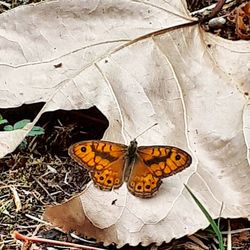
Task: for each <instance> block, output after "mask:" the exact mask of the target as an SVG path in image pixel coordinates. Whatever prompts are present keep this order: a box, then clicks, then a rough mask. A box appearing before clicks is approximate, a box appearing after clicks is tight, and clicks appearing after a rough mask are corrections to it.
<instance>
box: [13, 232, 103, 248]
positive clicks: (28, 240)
mask: <svg viewBox="0 0 250 250" xmlns="http://www.w3.org/2000/svg"><path fill="white" fill-rule="evenodd" d="M13 237H14V238H15V239H16V240H21V241H24V244H32V243H43V244H50V245H53V246H65V247H70V248H76V249H88V250H102V249H105V248H99V247H90V246H82V245H79V244H75V243H70V242H65V241H57V240H49V239H43V238H38V237H28V236H25V235H22V234H20V233H19V232H17V231H14V233H13Z"/></svg>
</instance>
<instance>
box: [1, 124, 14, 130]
mask: <svg viewBox="0 0 250 250" xmlns="http://www.w3.org/2000/svg"><path fill="white" fill-rule="evenodd" d="M3 130H4V131H12V130H14V127H13V126H12V125H6V126H4V128H3Z"/></svg>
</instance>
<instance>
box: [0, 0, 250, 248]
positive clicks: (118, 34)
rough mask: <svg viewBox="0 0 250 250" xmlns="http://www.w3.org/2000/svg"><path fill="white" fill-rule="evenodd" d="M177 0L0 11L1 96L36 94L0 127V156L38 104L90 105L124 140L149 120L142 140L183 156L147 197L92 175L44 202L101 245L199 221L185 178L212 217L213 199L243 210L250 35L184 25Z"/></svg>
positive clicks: (228, 212)
mask: <svg viewBox="0 0 250 250" xmlns="http://www.w3.org/2000/svg"><path fill="white" fill-rule="evenodd" d="M183 2H184V1H177V0H175V1H168V2H167V1H161V0H153V1H129V0H120V1H111V0H110V1H109V0H105V1H99V0H98V1H97V0H96V1H94V0H86V1H84V4H83V2H82V1H77V0H75V1H51V2H46V3H42V4H39V5H36V6H28V7H22V8H17V9H15V10H13V11H10V12H6V13H4V14H3V15H1V16H0V45H1V46H0V58H1V60H2V62H1V64H0V70H1V72H4V74H0V83H1V85H0V92H1V96H2V98H1V99H0V106H1V107H4V108H9V107H16V106H19V105H21V104H23V103H34V102H40V101H44V102H45V105H44V107H43V109H42V110H41V111H40V112H39V113H38V114H37V116H36V118H35V119H34V121H33V122H32V123H30V124H28V126H27V127H26V128H25V129H23V130H19V131H14V132H12V133H10V132H1V133H0V140H1V144H0V153H1V156H3V155H4V154H7V153H8V152H11V151H12V150H13V149H14V148H15V147H17V145H18V144H19V143H20V142H21V141H22V139H23V138H24V136H25V135H26V134H27V133H28V131H29V130H30V129H31V128H32V126H33V125H34V124H35V122H36V121H37V120H38V119H39V117H40V116H41V114H42V113H44V112H46V111H52V110H57V109H66V110H71V109H83V108H89V107H91V106H93V105H95V106H96V107H97V108H98V109H99V110H101V112H102V113H103V114H105V116H106V117H107V119H108V120H109V128H108V130H107V131H106V133H105V136H104V139H106V140H111V141H116V142H120V143H127V142H128V141H129V140H130V139H131V138H129V137H128V135H127V133H126V132H125V131H128V132H129V133H130V136H131V137H132V138H133V137H135V136H137V135H138V134H139V133H140V132H141V131H143V130H144V129H145V128H147V127H148V126H149V125H151V124H154V123H155V122H157V123H158V126H155V127H154V128H153V129H151V130H150V131H148V132H147V133H146V134H144V135H143V136H141V137H139V138H138V141H139V144H140V145H152V144H166V145H175V146H177V147H180V148H183V149H184V150H186V151H188V152H189V153H190V154H192V157H193V164H192V166H191V167H189V168H188V169H186V170H185V171H183V172H182V173H180V174H178V175H176V176H172V177H169V178H166V179H164V181H163V184H162V186H161V188H160V190H159V192H158V194H157V195H156V196H155V197H153V198H151V199H147V200H142V199H138V198H136V197H134V196H133V195H131V194H130V193H128V191H127V188H126V185H123V186H122V187H121V188H120V189H118V190H115V191H112V192H103V191H101V190H97V189H96V188H95V187H94V186H93V184H92V183H90V184H89V185H88V186H87V188H86V190H85V191H84V192H83V193H82V195H80V196H77V197H75V198H73V199H71V200H70V201H68V202H67V203H66V204H63V205H60V206H56V207H53V208H50V209H47V211H46V213H45V217H46V218H47V219H49V220H50V221H51V222H52V223H54V225H58V226H60V227H63V228H64V229H65V230H76V231H78V232H80V233H82V234H84V235H85V236H88V237H94V238H96V239H97V240H99V241H103V242H104V243H105V244H110V243H111V242H115V243H117V244H118V246H123V245H124V244H126V243H128V244H130V245H137V244H139V243H142V245H148V244H150V243H152V242H155V243H156V244H157V245H159V244H161V243H162V242H163V241H167V242H168V241H170V240H171V239H173V238H178V237H181V236H183V235H186V234H192V233H193V232H195V231H197V230H198V229H200V228H204V227H206V226H207V225H208V222H207V220H206V219H205V217H204V216H203V214H202V213H201V211H200V210H199V209H198V208H197V207H196V205H195V204H194V202H193V200H192V199H191V198H190V196H189V194H188V193H187V192H186V191H185V190H184V187H183V183H186V184H187V185H188V186H189V187H190V188H191V189H192V190H193V191H194V192H195V194H196V195H197V196H198V198H199V199H200V201H201V202H202V203H203V204H204V205H205V207H206V208H207V209H208V211H209V213H210V214H211V216H212V217H213V218H216V217H218V216H219V212H220V207H221V203H222V202H223V203H224V210H223V211H222V217H232V218H234V217H247V216H249V214H250V197H249V191H250V190H249V189H250V187H249V176H250V168H249V160H250V159H249V153H248V151H249V148H250V129H249V128H250V105H249V93H250V82H249V68H250V64H249V62H250V60H249V59H250V45H249V43H247V42H246V41H238V42H237V43H234V42H232V41H226V40H224V39H222V38H219V37H217V36H214V35H212V34H209V33H205V32H204V31H202V30H201V29H200V28H199V26H198V25H193V24H192V26H191V25H190V23H191V22H192V19H191V18H190V17H189V16H188V14H187V11H186V6H185V4H184V3H183ZM27 17H28V18H27ZM180 24H187V25H186V26H185V27H184V26H183V27H182V28H180V27H179V28H176V29H172V30H171V31H167V30H162V29H165V28H168V27H175V26H176V25H180ZM188 25H189V26H188ZM160 30H162V31H161V32H158V31H160ZM152 32H154V33H153V34H151V33H152ZM225 58H226V60H225ZM58 64H61V65H62V66H61V67H58V68H55V66H54V65H58ZM17 135H18V136H17Z"/></svg>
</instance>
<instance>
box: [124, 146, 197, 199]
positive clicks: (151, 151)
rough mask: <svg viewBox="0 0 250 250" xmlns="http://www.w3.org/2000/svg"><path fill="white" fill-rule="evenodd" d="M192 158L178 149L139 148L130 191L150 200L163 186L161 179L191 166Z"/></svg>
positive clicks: (132, 172)
mask: <svg viewBox="0 0 250 250" xmlns="http://www.w3.org/2000/svg"><path fill="white" fill-rule="evenodd" d="M191 162H192V158H191V156H190V155H189V154H188V153H187V152H185V151H184V150H181V149H179V148H176V147H171V146H145V147H138V150H137V153H136V159H135V162H134V165H133V167H132V170H131V172H130V176H129V179H128V183H127V185H128V189H129V191H130V192H131V193H132V194H133V195H135V196H137V197H141V198H150V197H152V196H153V195H154V194H155V193H156V191H157V190H158V189H159V187H160V185H161V179H162V178H165V177H167V176H170V175H173V174H176V173H178V172H180V171H182V170H183V169H185V168H187V167H188V166H190V164H191Z"/></svg>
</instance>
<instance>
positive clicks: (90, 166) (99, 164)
mask: <svg viewBox="0 0 250 250" xmlns="http://www.w3.org/2000/svg"><path fill="white" fill-rule="evenodd" d="M68 152H69V155H70V156H71V158H73V159H74V160H75V161H76V162H78V163H79V164H80V165H81V166H83V167H84V168H86V169H87V170H89V171H90V176H91V179H92V180H93V182H94V184H95V186H97V187H99V188H100V189H102V190H112V189H113V188H119V187H120V186H121V185H122V183H123V179H124V178H123V173H124V164H125V154H126V152H127V146H126V145H123V144H118V143H113V142H109V141H82V142H78V143H75V144H73V145H72V146H71V147H70V148H69V151H68Z"/></svg>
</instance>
